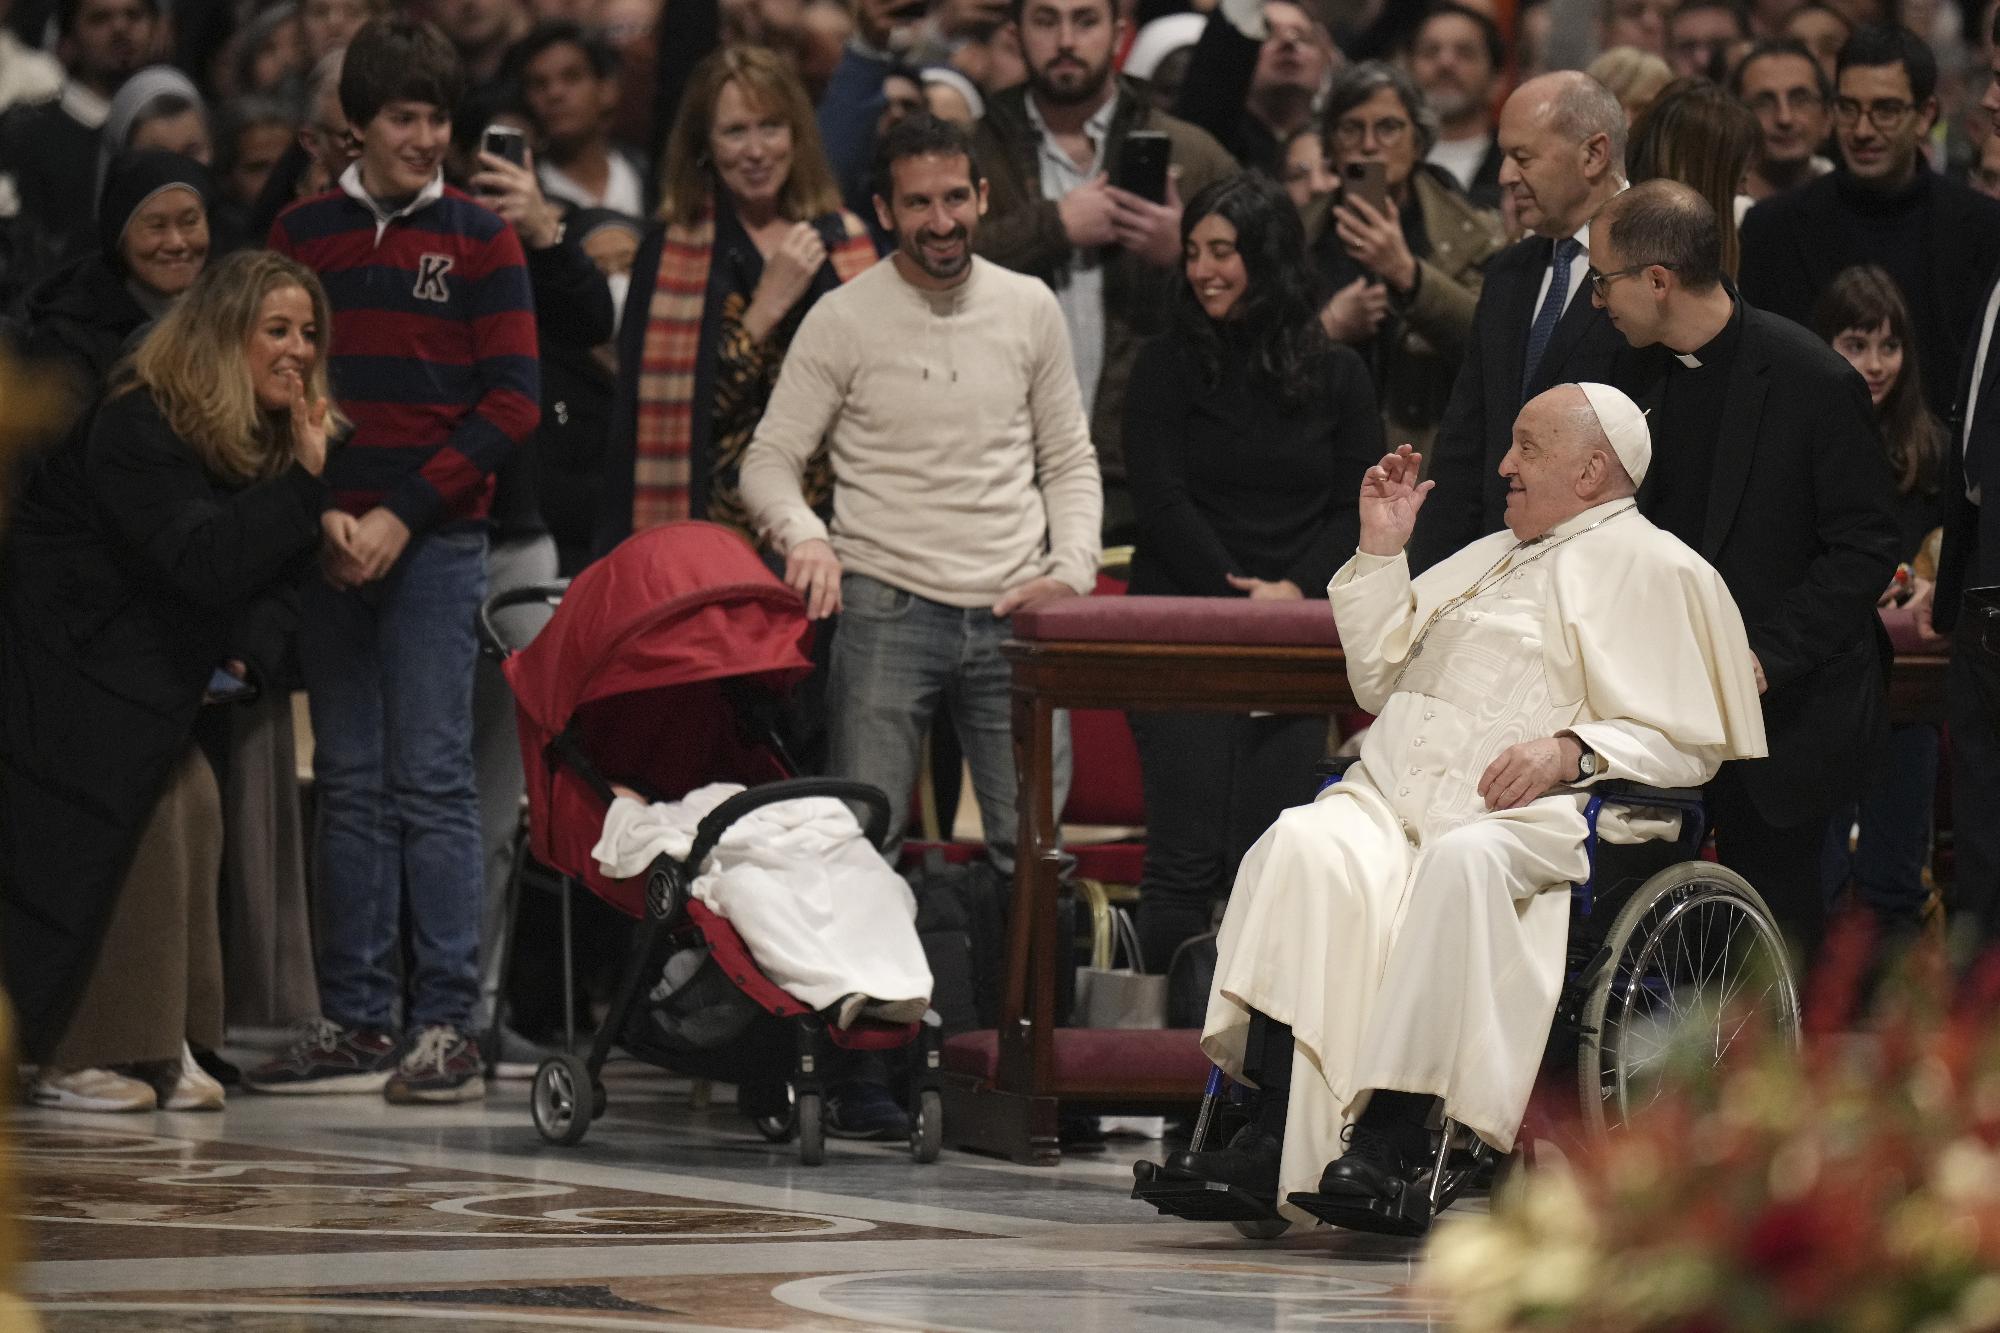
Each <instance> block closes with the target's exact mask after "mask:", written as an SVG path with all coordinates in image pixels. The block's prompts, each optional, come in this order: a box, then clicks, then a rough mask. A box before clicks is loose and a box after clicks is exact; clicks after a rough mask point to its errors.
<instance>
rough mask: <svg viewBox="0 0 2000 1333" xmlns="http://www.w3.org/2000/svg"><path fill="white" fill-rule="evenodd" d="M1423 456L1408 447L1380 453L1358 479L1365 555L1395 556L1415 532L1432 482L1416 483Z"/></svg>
mask: <svg viewBox="0 0 2000 1333" xmlns="http://www.w3.org/2000/svg"><path fill="white" fill-rule="evenodd" d="M1423 466H1424V456H1423V455H1422V454H1420V453H1418V452H1417V451H1416V450H1414V449H1412V448H1411V447H1410V446H1409V445H1407V444H1405V445H1400V446H1398V447H1397V449H1396V451H1395V452H1394V453H1389V454H1383V455H1382V461H1381V462H1379V463H1377V464H1376V465H1375V466H1374V467H1371V468H1369V469H1368V471H1367V472H1365V473H1363V474H1362V477H1361V549H1362V551H1363V552H1364V553H1366V554H1368V555H1397V554H1400V553H1401V552H1402V549H1403V548H1404V547H1405V546H1408V545H1409V544H1410V534H1411V533H1412V532H1414V531H1416V527H1417V511H1418V510H1420V509H1422V508H1423V507H1424V497H1425V496H1427V495H1429V494H1430V493H1431V487H1433V486H1435V485H1437V483H1436V482H1435V481H1421V482H1420V481H1418V480H1417V476H1418V474H1419V473H1421V472H1422V471H1423Z"/></svg>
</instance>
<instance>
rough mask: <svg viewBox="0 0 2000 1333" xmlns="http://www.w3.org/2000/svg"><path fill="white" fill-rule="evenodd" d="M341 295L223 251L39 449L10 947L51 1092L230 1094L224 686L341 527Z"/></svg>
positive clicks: (4, 763)
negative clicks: (326, 536)
mask: <svg viewBox="0 0 2000 1333" xmlns="http://www.w3.org/2000/svg"><path fill="white" fill-rule="evenodd" d="M329 327H330V325H329V324H328V316H327V304H326V297H325V295H324V294H323V293H322V292H321V290H320V285H319V282H318V280H317V279H316V278H314V277H313V275H312V274H311V273H309V272H308V271H307V270H305V269H304V268H302V267H300V266H299V265H297V264H295V263H293V262H291V261H290V260H287V259H284V258H281V257H279V256H277V255H274V254H271V253H269V252H265V251H257V252H246V253H243V254H239V255H235V256H232V257H231V258H229V259H227V260H224V261H223V262H222V263H221V264H219V265H217V266H215V267H214V268H211V269H209V270H207V271H206V272H204V273H203V274H202V276H201V277H200V278H198V279H196V281H195V283H194V285H193V286H192V287H191V288H189V290H188V291H187V293H186V294H185V295H184V296H182V298H181V299H180V300H179V301H178V302H177V303H176V304H175V305H174V307H173V308H172V309H171V310H169V311H168V312H167V313H166V314H165V315H164V316H162V317H161V319H160V321H159V323H158V324H156V325H155V326H154V328H153V331H152V332H151V333H150V334H149V335H148V336H147V338H146V341H145V342H144V343H143V344H141V345H140V347H139V349H138V351H137V352H136V353H135V354H134V356H133V357H132V359H131V360H130V362H129V363H127V364H126V365H124V366H122V367H121V368H120V369H119V371H118V372H117V374H116V376H115V377H114V380H113V384H112V389H111V392H110V394H109V396H108V397H107V398H106V400H105V402H104V404H103V405H102V406H101V407H99V408H98V410H97V413H96V415H95V417H94V418H93V419H92V420H91V421H90V422H89V424H88V426H87V428H86V429H84V430H80V431H78V432H76V433H75V434H74V435H73V436H72V437H71V439H70V441H69V442H68V443H66V444H65V445H64V446H63V447H62V448H60V449H59V450H57V451H56V452H54V453H53V454H51V455H49V456H47V457H46V458H45V459H44V460H43V461H42V462H41V463H40V464H39V465H38V466H37V468H36V469H35V472H34V474H33V476H32V477H31V479H30V480H29V483H28V485H27V487H26V490H25V494H24V495H23V497H22V500H21V504H20V506H19V508H18V510H17V512H16V513H15V515H14V518H13V524H12V527H11V528H10V530H9V532H8V535H7V553H6V560H5V564H4V569H0V951H4V967H0V977H4V979H5V982H6V985H7V989H8V992H9V994H10V998H11V999H12V1000H13V1002H14V1006H15V1010H16V1012H17V1013H18V1015H19V1017H20V1022H21V1035H22V1040H23V1044H24V1047H25V1053H26V1055H27V1058H28V1059H29V1060H30V1061H32V1062H34V1063H36V1064H38V1065H39V1066H40V1071H39V1076H38V1079H37V1081H36V1083H35V1085H34V1091H33V1097H34V1100H35V1101H36V1102H38V1103H40V1104H42V1105H46V1106H55V1107H60V1108H64V1109H69V1110H79V1111H137V1110H150V1109H152V1108H154V1107H155V1106H159V1107H163V1108H165V1109H168V1110H199V1109H212V1108H215V1107H218V1106H220V1105H221V1103H222V1088H221V1086H220V1085H219V1084H217V1083H216V1082H215V1081H214V1080H213V1079H212V1078H210V1077H209V1076H208V1075H207V1074H205V1073H203V1072H202V1071H201V1069H200V1068H199V1067H198V1066H197V1065H196V1064H195V1062H194V1058H193V1055H192V1053H191V1052H190V1049H189V1046H190V1044H193V1045H195V1046H205V1047H207V1048H209V1049H211V1050H212V1049H215V1048H216V1047H218V1046H220V1044H221V1040H222V974H221V949H220V944H219V941H218V938H217V917H216V902H215V893H216V879H217V876H218V873H219V871H220V868H221V856H222V828H221V810H220V804H219V797H218V795H217V792H216V785H215V777H214V775H213V774H212V773H211V772H210V770H209V767H208V762H207V760H206V759H204V758H203V757H202V753H201V751H200V749H199V747H197V746H196V745H195V744H194V743H193V742H192V739H191V737H192V733H193V730H194V725H195V717H196V714H197V713H199V712H200V710H201V709H202V707H203V706H204V703H205V702H208V701H211V700H212V699H214V698H216V697H217V696H219V695H239V694H242V693H244V692H246V691H250V690H255V689H257V688H259V687H261V686H263V685H264V684H266V683H267V682H268V681H270V680H271V679H272V673H273V671H274V670H275V666H276V659H277V656H278V654H279V652H280V651H281V648H282V637H283V633H284V631H285V630H286V629H287V628H288V627H289V624H290V620H291V618H292V613H293V611H294V607H295V596H294V594H293V588H294V587H295V585H296V583H297V582H298V580H300V579H302V578H304V577H306V576H307V575H308V573H309V570H310V567H311V560H312V555H313V553H314V552H315V551H316V550H317V548H318V547H319V544H320V537H321V530H322V529H321V522H322V520H321V511H322V509H323V508H324V507H325V504H326V498H327V491H326V487H325V485H324V484H323V483H322V482H321V480H320V473H321V471H322V470H323V469H324V467H325V466H326V452H327V431H328V427H329V425H330V424H332V414H331V412H330V410H329V405H328V404H329V400H328V397H327V388H326V374H325V368H324V364H325V355H324V348H325V338H326V331H327V330H328V328H329Z"/></svg>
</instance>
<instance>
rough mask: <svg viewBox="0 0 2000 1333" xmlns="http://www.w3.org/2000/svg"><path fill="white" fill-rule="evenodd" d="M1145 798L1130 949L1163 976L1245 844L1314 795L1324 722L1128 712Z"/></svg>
mask: <svg viewBox="0 0 2000 1333" xmlns="http://www.w3.org/2000/svg"><path fill="white" fill-rule="evenodd" d="M1131 720H1132V736H1133V739H1134V740H1136V741H1137V742H1138V746H1139V767H1140V770H1141V776H1142V780H1143V784H1144V787H1145V796H1146V865H1145V872H1144V874H1145V878H1144V880H1143V881H1142V882H1141V883H1140V886H1139V914H1138V926H1139V947H1140V950H1141V951H1142V952H1143V953H1144V954H1145V956H1146V967H1147V968H1148V970H1150V971H1153V972H1164V971H1166V970H1167V965H1168V963H1170V962H1171V961H1172V960H1173V954H1174V950H1175V949H1177V948H1179V947H1180V945H1181V943H1182V942H1183V941H1185V940H1187V939H1189V938H1191V937H1192V936H1195V935H1199V934H1201V933H1202V932H1204V931H1206V930H1207V929H1208V923H1209V918H1210V916H1211V915H1212V913H1213V910H1214V908H1213V904H1214V901H1215V900H1216V899H1217V898H1222V897H1226V896H1228V893H1229V889H1230V886H1231V885H1232V884H1234V883H1235V881H1236V866H1237V863H1238V862H1240V861H1241V860H1242V859H1243V853H1244V852H1246V851H1248V850H1249V849H1250V844H1251V843H1253V842H1255V841H1256V840H1257V838H1258V837H1259V836H1260V835H1261V834H1262V833H1263V832H1264V830H1265V829H1267V828H1269V827H1270V826H1271V824H1272V823H1273V822H1274V821H1275V820H1276V819H1277V818H1278V815H1279V813H1280V812H1281V811H1283V810H1284V809H1286V807H1288V806H1294V805H1304V804H1306V803H1307V802H1308V801H1310V800H1312V797H1313V765H1314V764H1316V763H1318V762H1319V760H1320V759H1321V758H1322V757H1323V756H1324V755H1325V753H1326V736H1327V723H1326V719H1325V718H1323V717H1243V716H1240V715H1230V714H1216V713H1134V714H1132V715H1131Z"/></svg>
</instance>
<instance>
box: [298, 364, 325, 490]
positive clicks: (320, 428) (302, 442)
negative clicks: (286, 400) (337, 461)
mask: <svg viewBox="0 0 2000 1333" xmlns="http://www.w3.org/2000/svg"><path fill="white" fill-rule="evenodd" d="M292 457H293V458H295V459H297V460H298V464H299V466H300V467H302V468H304V469H305V470H306V471H307V472H310V473H312V475H313V476H315V477H317V476H318V475H320V473H322V472H324V471H325V470H326V400H325V399H324V398H321V399H315V400H312V401H308V400H307V398H306V382H305V379H304V377H302V376H299V375H293V376H292Z"/></svg>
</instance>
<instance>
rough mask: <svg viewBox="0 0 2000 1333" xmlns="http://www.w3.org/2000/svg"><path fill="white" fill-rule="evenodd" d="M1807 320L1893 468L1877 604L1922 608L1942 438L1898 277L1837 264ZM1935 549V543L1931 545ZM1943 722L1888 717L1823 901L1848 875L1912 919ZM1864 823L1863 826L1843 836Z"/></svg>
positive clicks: (1832, 844)
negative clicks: (1893, 545)
mask: <svg viewBox="0 0 2000 1333" xmlns="http://www.w3.org/2000/svg"><path fill="white" fill-rule="evenodd" d="M1813 327H1814V328H1815V330H1816V331H1817V332H1818V333H1819V335H1820V336H1821V337H1822V338H1825V339H1826V340H1827V341H1828V342H1829V343H1831V344H1833V350H1834V351H1836V352H1839V353H1840V354H1841V355H1842V356H1844V357H1846V358H1847V360H1848V362H1849V363H1850V364H1851V365H1852V366H1853V367H1854V368H1855V369H1856V370H1857V371H1859V372H1860V373H1861V378H1862V379H1863V380H1865V381H1866V382H1867V385H1868V397H1869V400H1870V401H1871V402H1873V403H1874V405H1875V419H1876V421H1877V422H1878V423H1879V424H1880V425H1881V427H1882V441H1883V444H1884V445H1885V446H1886V447H1887V449H1888V451H1889V466H1890V468H1891V469H1892V470H1893V471H1894V473H1895V476H1896V503H1895V514H1896V526H1897V528H1898V530H1899V534H1900V538H1901V544H1902V545H1901V554H1902V559H1903V563H1902V565H1901V566H1900V567H1899V568H1898V569H1897V571H1896V578H1895V580H1894V581H1893V582H1892V583H1891V584H1890V585H1889V587H1888V588H1887V589H1885V590H1884V591H1883V593H1882V600H1881V605H1882V606H1884V607H1888V606H1893V605H1898V604H1900V605H1903V606H1907V607H1909V608H1910V609H1911V610H1913V611H1919V612H1921V611H1922V610H1923V609H1924V608H1926V607H1927V606H1928V605H1929V603H1930V598H1931V579H1930V578H1929V577H1928V576H1925V575H1922V574H1919V573H1917V572H1916V571H1917V570H1918V569H1919V568H1923V569H1929V570H1931V571H1933V572H1934V571H1935V569H1936V561H1935V559H1928V560H1926V559H1920V557H1922V556H1923V555H1924V553H1925V548H1926V547H1928V546H1930V544H1931V535H1932V533H1934V532H1935V531H1936V530H1937V529H1938V527H1939V525H1940V524H1942V523H1943V521H1944V496H1943V486H1942V477H1943V475H1944V471H1945V469H1944V462H1945V447H1946V439H1945V432H1944V428H1943V427H1942V426H1941V425H1939V423H1938V420H1937V418H1936V417H1934V416H1932V415H1931V412H1930V409H1929V408H1928V407H1926V406H1925V405H1924V386H1923V380H1922V377H1921V376H1920V375H1919V373H1918V369H1917V347H1916V343H1915V342H1914V341H1913V340H1912V337H1911V328H1910V311H1909V307H1908V306H1907V305H1905V304H1904V302H1903V294H1902V292H1901V291H1900V290H1899V289H1898V288H1897V286H1896V282H1895V280H1894V279H1893V278H1891V277H1890V276H1889V275H1888V273H1887V272H1885V271H1884V270H1883V269H1880V268H1878V267H1876V266H1875V265H1873V264H1857V265H1856V266H1854V267H1853V268H1850V269H1844V270H1842V271H1841V272H1840V273H1839V274H1838V275H1837V276H1836V277H1835V278H1834V280H1833V282H1832V283H1831V284H1829V285H1828V287H1827V289H1826V292H1825V293H1824V294H1823V295H1822V296H1821V297H1820V301H1819V305H1818V307H1817V308H1816V309H1815V310H1814V312H1813ZM1932 549H1933V550H1934V549H1935V548H1932ZM1937 771H1938V729H1937V728H1936V727H1935V726H1933V725H1931V724H1929V723H1924V722H1913V723H1908V724H1905V725H1903V726H1899V727H1895V728H1894V729H1892V730H1891V731H1890V733H1889V747H1888V749H1887V750H1886V751H1885V752H1884V753H1883V754H1882V755H1881V757H1880V759H1879V760H1878V762H1877V764H1876V767H1875V771H1874V772H1873V773H1872V774H1870V775H1869V777H1868V781H1867V782H1866V784H1865V785H1864V786H1863V787H1862V789H1861V798H1860V800H1859V801H1857V802H1856V803H1855V804H1853V805H1851V806H1849V807H1848V808H1846V809H1844V810H1841V811H1839V812H1837V813H1836V814H1835V816H1834V819H1833V826H1832V827H1831V828H1830V829H1828V830H1827V841H1826V858H1825V887H1826V892H1827V897H1828V900H1829V904H1830V905H1831V903H1832V902H1833V901H1835V900H1837V899H1838V898H1839V897H1840V895H1841V893H1842V891H1843V890H1844V889H1845V888H1846V886H1847V884H1848V883H1849V882H1850V881H1852V883H1853V885H1854V894H1855V901H1856V903H1857V904H1858V905H1859V906H1862V907H1865V908H1867V909H1868V910H1869V911H1870V912H1873V913H1874V914H1875V916H1876V917H1877V919H1878V920H1880V921H1881V923H1882V924H1883V925H1884V926H1885V927H1888V928H1889V929H1891V930H1908V929H1911V928H1914V927H1915V926H1916V925H1917V923H1918V922H1919V921H1920V919H1921V918H1922V915H1923V911H1924V906H1925V903H1926V900H1927V899H1928V897H1929V894H1930V890H1929V889H1927V888H1926V887H1925V886H1924V867H1925V866H1926V865H1927V864H1928V863H1929V862H1930V853H1931V802H1932V797H1933V795H1934V794H1935V790H1936V787H1937ZM1857 824H1858V825H1859V828H1860V833H1859V836H1858V837H1853V841H1852V844H1851V850H1850V841H1849V839H1850V837H1852V836H1853V834H1854V830H1855V826H1856V825H1857Z"/></svg>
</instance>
